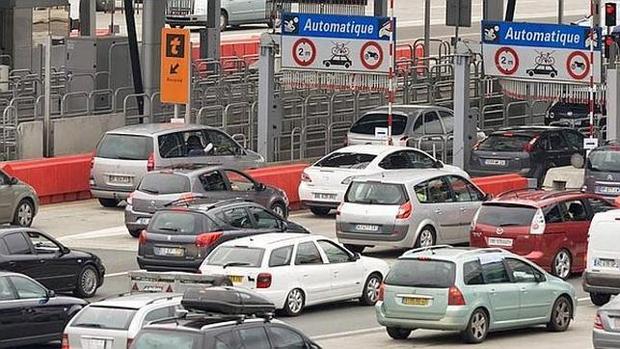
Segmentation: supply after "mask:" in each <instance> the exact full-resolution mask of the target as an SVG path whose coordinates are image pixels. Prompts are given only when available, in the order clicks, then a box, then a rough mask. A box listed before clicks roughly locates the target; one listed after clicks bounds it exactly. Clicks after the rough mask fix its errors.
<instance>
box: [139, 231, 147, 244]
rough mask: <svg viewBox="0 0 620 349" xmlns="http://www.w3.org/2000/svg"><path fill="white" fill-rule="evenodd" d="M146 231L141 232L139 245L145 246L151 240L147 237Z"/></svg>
mask: <svg viewBox="0 0 620 349" xmlns="http://www.w3.org/2000/svg"><path fill="white" fill-rule="evenodd" d="M147 234H148V233H147V232H146V230H143V231H141V232H140V237H139V238H138V245H144V244H146V242H147V241H148V240H149V239H148V236H147Z"/></svg>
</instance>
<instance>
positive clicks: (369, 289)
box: [360, 273, 383, 305]
mask: <svg viewBox="0 0 620 349" xmlns="http://www.w3.org/2000/svg"><path fill="white" fill-rule="evenodd" d="M382 281H383V278H382V277H381V275H379V274H377V273H374V274H371V275H370V276H369V277H368V279H366V282H365V283H364V290H363V291H362V297H360V302H361V303H362V304H363V305H375V304H377V301H378V300H379V289H380V288H381V282H382Z"/></svg>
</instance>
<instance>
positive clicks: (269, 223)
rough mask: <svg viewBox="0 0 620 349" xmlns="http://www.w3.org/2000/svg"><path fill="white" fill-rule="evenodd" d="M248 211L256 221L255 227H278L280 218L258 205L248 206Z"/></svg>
mask: <svg viewBox="0 0 620 349" xmlns="http://www.w3.org/2000/svg"><path fill="white" fill-rule="evenodd" d="M250 213H251V214H252V217H254V221H256V228H258V229H279V228H280V220H279V219H277V218H276V217H275V216H273V215H272V214H271V213H269V212H267V211H266V210H264V209H262V208H259V207H250Z"/></svg>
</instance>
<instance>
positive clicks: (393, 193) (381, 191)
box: [346, 182, 408, 205]
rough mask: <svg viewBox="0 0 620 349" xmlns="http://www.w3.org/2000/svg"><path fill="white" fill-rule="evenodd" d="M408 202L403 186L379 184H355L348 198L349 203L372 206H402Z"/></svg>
mask: <svg viewBox="0 0 620 349" xmlns="http://www.w3.org/2000/svg"><path fill="white" fill-rule="evenodd" d="M407 200H408V199H407V194H406V193H405V191H404V188H403V186H402V185H400V184H391V183H378V182H353V183H352V184H351V187H350V188H349V190H348V191H347V197H346V201H347V202H351V203H356V204H370V205H402V204H404V203H405V202H407Z"/></svg>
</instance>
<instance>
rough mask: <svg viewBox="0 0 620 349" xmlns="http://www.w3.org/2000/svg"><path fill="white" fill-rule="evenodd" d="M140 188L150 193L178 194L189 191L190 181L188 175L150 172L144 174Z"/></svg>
mask: <svg viewBox="0 0 620 349" xmlns="http://www.w3.org/2000/svg"><path fill="white" fill-rule="evenodd" d="M138 190H140V191H143V192H145V193H149V194H160V195H165V194H178V193H186V192H189V191H190V190H191V189H190V182H189V178H187V177H186V176H181V175H177V174H173V173H150V174H147V175H146V176H144V179H142V182H141V183H140V186H139V187H138Z"/></svg>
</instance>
